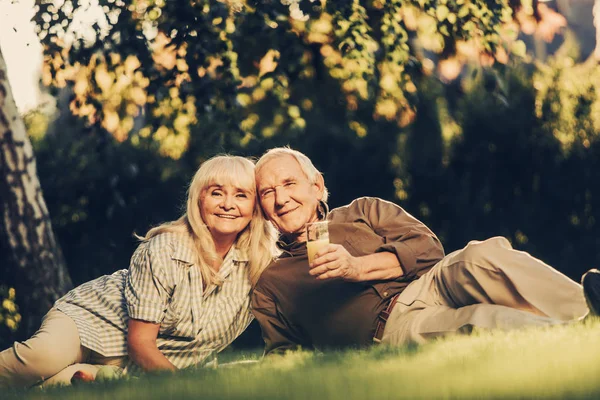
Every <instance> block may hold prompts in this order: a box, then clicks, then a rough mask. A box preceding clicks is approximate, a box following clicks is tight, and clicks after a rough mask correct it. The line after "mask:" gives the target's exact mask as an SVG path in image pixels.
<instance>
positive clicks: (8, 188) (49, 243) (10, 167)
mask: <svg viewBox="0 0 600 400" xmlns="http://www.w3.org/2000/svg"><path fill="white" fill-rule="evenodd" d="M0 249H1V250H2V252H3V253H4V254H2V255H1V256H0V283H3V284H9V285H11V286H12V287H14V288H15V290H16V294H17V299H16V302H17V304H18V306H19V309H20V313H21V315H22V322H21V326H20V328H19V331H18V336H20V337H22V336H26V335H30V334H31V333H33V332H34V331H35V330H36V329H37V328H38V327H39V322H40V320H41V317H42V316H43V315H44V314H45V313H46V312H47V311H48V310H49V309H50V307H52V304H53V303H54V301H55V300H56V299H58V298H59V297H60V296H61V295H63V294H64V293H65V292H66V291H67V290H69V289H70V288H71V287H72V283H71V278H70V276H69V273H68V271H67V268H66V265H65V261H64V258H63V255H62V251H61V249H60V246H59V245H58V243H57V242H56V240H55V237H54V233H53V232H52V224H51V223H50V218H49V215H48V209H47V208H46V203H45V201H44V198H43V196H42V189H41V187H40V182H39V179H38V176H37V169H36V163H35V157H34V155H33V148H32V146H31V142H30V141H29V138H28V136H27V132H26V129H25V124H24V123H23V120H22V118H21V116H20V115H19V112H18V110H17V107H16V104H15V101H14V98H13V95H12V91H11V88H10V85H9V83H8V74H7V68H6V63H5V62H4V57H3V56H2V51H1V50H0Z"/></svg>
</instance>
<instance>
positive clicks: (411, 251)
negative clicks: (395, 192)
mask: <svg viewBox="0 0 600 400" xmlns="http://www.w3.org/2000/svg"><path fill="white" fill-rule="evenodd" d="M348 207H349V212H350V213H351V214H355V215H354V218H355V220H360V221H363V222H365V223H367V224H368V225H369V226H370V227H371V229H373V231H374V232H375V233H376V234H377V235H379V236H380V237H382V238H383V242H384V244H383V245H381V246H380V247H379V248H377V250H376V251H375V252H382V251H387V252H391V253H394V254H396V256H397V257H398V261H399V262H400V266H401V268H402V270H403V272H404V275H403V276H402V277H401V279H407V278H414V277H415V276H418V275H420V274H419V271H423V270H426V269H429V268H430V267H432V266H433V265H435V264H436V263H437V262H438V261H440V260H441V259H442V258H443V257H444V248H443V246H442V243H441V242H440V241H439V239H438V238H437V237H436V235H435V234H434V233H433V232H432V231H431V230H430V229H429V228H428V227H427V226H426V225H425V224H423V223H422V222H421V221H419V220H418V219H416V218H415V217H413V216H412V215H410V214H409V213H407V212H406V211H405V210H404V209H403V208H402V207H400V206H398V205H396V204H394V203H392V202H389V201H385V200H381V199H377V198H372V197H362V198H359V199H357V200H355V201H353V202H352V203H351V204H350V205H349V206H348Z"/></svg>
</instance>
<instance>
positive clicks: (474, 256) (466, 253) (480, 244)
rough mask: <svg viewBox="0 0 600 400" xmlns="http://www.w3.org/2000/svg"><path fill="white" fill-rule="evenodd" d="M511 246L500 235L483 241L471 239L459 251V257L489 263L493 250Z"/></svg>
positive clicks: (469, 261)
mask: <svg viewBox="0 0 600 400" xmlns="http://www.w3.org/2000/svg"><path fill="white" fill-rule="evenodd" d="M511 248H512V246H511V244H510V242H509V241H508V240H507V239H506V238H505V237H502V236H496V237H493V238H490V239H487V240H483V241H477V240H473V241H470V242H469V243H468V244H467V245H466V246H465V248H464V249H462V251H461V252H460V253H459V259H460V261H465V262H468V263H472V264H478V265H485V264H489V262H490V260H491V259H492V258H493V255H494V254H495V252H497V251H499V250H505V249H511Z"/></svg>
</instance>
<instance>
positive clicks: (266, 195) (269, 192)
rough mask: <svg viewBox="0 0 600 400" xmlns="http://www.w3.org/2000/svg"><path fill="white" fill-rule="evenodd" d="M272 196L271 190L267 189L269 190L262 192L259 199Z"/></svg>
mask: <svg viewBox="0 0 600 400" xmlns="http://www.w3.org/2000/svg"><path fill="white" fill-rule="evenodd" d="M272 194H273V190H272V189H269V190H265V191H264V192H262V194H261V197H262V198H265V197H269V196H271V195H272Z"/></svg>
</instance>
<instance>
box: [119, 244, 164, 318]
mask: <svg viewBox="0 0 600 400" xmlns="http://www.w3.org/2000/svg"><path fill="white" fill-rule="evenodd" d="M168 262H170V258H169V257H168V256H167V255H166V254H162V253H161V252H158V253H157V252H152V251H151V250H150V249H149V248H147V247H145V246H140V247H139V248H138V250H136V252H135V253H134V255H133V257H132V258H131V264H130V266H129V272H128V274H127V283H126V285H125V300H126V302H127V311H128V313H129V317H130V318H133V319H139V320H143V321H148V322H153V323H161V322H162V320H163V318H164V315H165V310H166V309H167V304H168V299H169V289H168V288H169V287H170V285H169V283H168V279H167V274H166V271H165V267H166V265H167V264H166V263H168Z"/></svg>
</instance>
